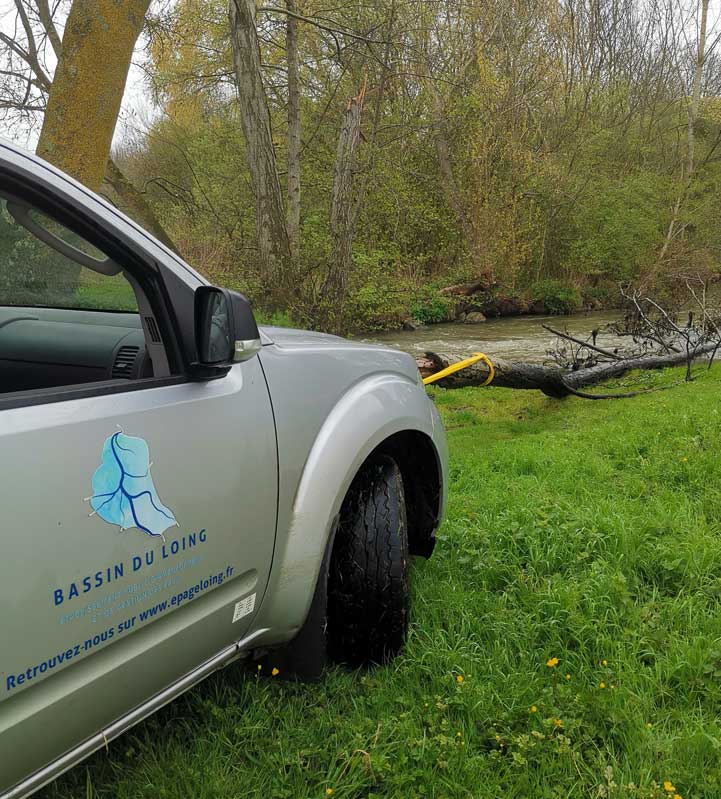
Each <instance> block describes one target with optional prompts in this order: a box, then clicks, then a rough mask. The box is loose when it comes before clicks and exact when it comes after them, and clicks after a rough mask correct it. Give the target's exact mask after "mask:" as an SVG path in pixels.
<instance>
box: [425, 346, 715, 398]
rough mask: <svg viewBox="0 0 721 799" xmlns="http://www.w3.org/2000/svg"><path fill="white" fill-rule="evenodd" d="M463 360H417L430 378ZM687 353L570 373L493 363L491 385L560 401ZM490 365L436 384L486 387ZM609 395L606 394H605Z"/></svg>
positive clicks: (706, 350)
mask: <svg viewBox="0 0 721 799" xmlns="http://www.w3.org/2000/svg"><path fill="white" fill-rule="evenodd" d="M717 347H718V344H717V343H710V344H707V345H706V346H704V347H701V348H700V349H699V350H698V351H697V352H696V353H695V357H696V358H700V357H702V356H704V355H708V354H710V353H712V352H714V350H715V349H716V348H717ZM461 360H463V359H462V358H460V357H458V356H454V355H443V354H439V353H435V352H427V353H426V354H425V355H423V356H420V357H418V358H416V364H417V365H418V370H419V371H420V373H421V375H422V376H423V377H424V378H425V377H429V376H430V375H432V374H435V373H436V372H439V371H440V370H441V369H445V368H446V367H448V366H450V365H451V364H453V363H458V362H459V361H461ZM687 361H688V356H687V354H686V352H673V353H670V354H669V355H647V356H643V357H638V358H626V359H623V360H618V361H613V362H612V363H602V364H599V365H598V366H592V367H589V368H588V369H578V370H576V371H575V372H567V371H564V370H563V369H560V368H559V367H557V366H544V365H543V364H538V363H523V362H510V361H505V360H502V359H497V360H496V359H494V360H493V371H494V374H493V380H492V381H491V382H490V383H489V384H487V385H492V386H501V387H503V388H519V389H536V390H539V391H542V392H543V393H544V394H546V395H547V396H549V397H554V398H557V399H560V398H562V397H567V396H569V395H570V394H576V393H578V390H579V389H581V388H584V387H585V386H592V385H595V384H596V383H600V382H602V381H604V380H609V379H611V378H614V377H621V376H622V375H625V374H626V373H627V372H630V371H632V370H634V369H666V368H667V367H669V366H680V365H682V364H685V363H687ZM488 375H489V370H488V366H487V365H486V364H485V363H483V362H482V361H479V362H478V363H475V364H473V365H472V366H469V367H467V368H465V369H463V370H461V371H460V372H456V373H455V374H452V375H450V376H448V377H444V378H442V379H441V380H439V381H438V382H437V383H436V384H435V385H438V386H441V387H442V388H465V387H466V386H482V385H484V384H486V380H488ZM604 396H605V395H604Z"/></svg>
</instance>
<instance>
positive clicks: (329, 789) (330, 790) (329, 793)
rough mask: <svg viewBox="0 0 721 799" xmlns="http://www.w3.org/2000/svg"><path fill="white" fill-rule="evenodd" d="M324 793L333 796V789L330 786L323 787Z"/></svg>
mask: <svg viewBox="0 0 721 799" xmlns="http://www.w3.org/2000/svg"><path fill="white" fill-rule="evenodd" d="M325 795H326V796H333V789H332V788H326V789H325Z"/></svg>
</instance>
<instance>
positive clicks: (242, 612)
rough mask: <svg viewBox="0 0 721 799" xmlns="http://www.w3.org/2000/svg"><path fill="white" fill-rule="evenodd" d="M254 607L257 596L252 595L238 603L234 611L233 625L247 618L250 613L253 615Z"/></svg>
mask: <svg viewBox="0 0 721 799" xmlns="http://www.w3.org/2000/svg"><path fill="white" fill-rule="evenodd" d="M254 607H255V594H251V595H250V596H247V597H246V598H245V599H241V600H240V602H236V603H235V610H234V611H233V624H235V622H236V621H240V619H242V618H243V616H247V615H248V614H249V613H252V612H253V608H254Z"/></svg>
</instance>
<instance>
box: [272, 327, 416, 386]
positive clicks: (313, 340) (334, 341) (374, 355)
mask: <svg viewBox="0 0 721 799" xmlns="http://www.w3.org/2000/svg"><path fill="white" fill-rule="evenodd" d="M260 335H261V341H262V342H263V346H264V347H266V346H275V347H278V349H280V350H283V351H286V352H291V351H293V352H296V353H297V354H298V355H299V357H300V355H301V353H303V354H305V355H311V354H312V353H314V352H316V353H319V354H320V353H329V352H332V351H335V352H337V353H338V354H340V355H342V356H347V359H351V360H355V361H356V362H357V364H358V370H359V372H366V373H367V372H368V371H392V372H400V373H401V374H403V375H405V376H407V377H409V378H411V379H412V380H413V381H417V380H419V375H418V367H417V366H416V362H415V360H414V359H413V358H412V357H411V356H410V355H408V354H407V353H405V352H402V351H401V350H398V349H395V348H394V347H387V346H383V345H379V344H368V343H366V342H363V341H349V340H348V339H346V338H341V337H340V336H333V335H330V334H329V333H317V332H315V331H313V330H295V329H293V328H289V327H266V326H262V327H261V328H260ZM344 360H346V358H345V357H344ZM369 367H371V368H370V369H369Z"/></svg>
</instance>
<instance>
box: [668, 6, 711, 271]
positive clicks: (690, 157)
mask: <svg viewBox="0 0 721 799" xmlns="http://www.w3.org/2000/svg"><path fill="white" fill-rule="evenodd" d="M708 6H709V0H701V20H700V23H699V37H698V50H697V53H696V64H695V66H694V73H693V85H692V89H691V99H690V101H689V104H688V122H687V142H686V162H685V164H684V166H683V167H682V169H681V172H682V174H681V187H680V189H679V193H678V196H677V197H676V202H675V203H674V206H673V211H672V213H671V222H670V223H669V226H668V230H667V231H666V238H665V239H664V242H663V246H662V247H661V251H660V253H659V256H658V258H659V261H661V262H662V263H663V261H664V260H665V259H666V254H667V253H668V248H669V247H670V245H671V242H672V241H673V239H674V237H675V236H676V228H677V225H678V221H679V217H680V215H681V205H682V203H683V200H684V198H685V197H686V194H687V193H688V190H689V187H690V185H691V181H692V179H693V175H694V170H695V169H696V163H695V152H696V122H697V120H698V109H699V104H700V102H701V79H702V77H703V68H704V63H705V61H706V26H707V23H708Z"/></svg>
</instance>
